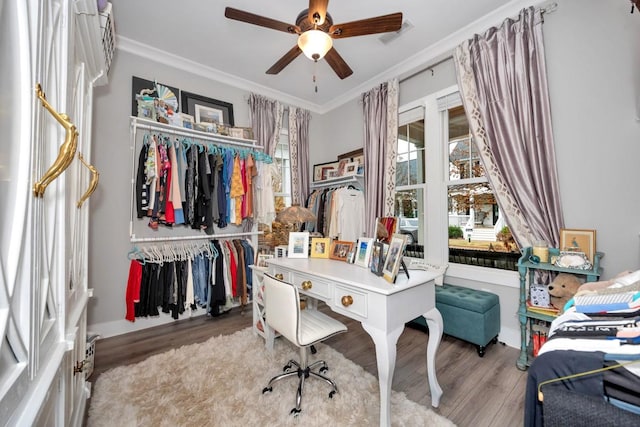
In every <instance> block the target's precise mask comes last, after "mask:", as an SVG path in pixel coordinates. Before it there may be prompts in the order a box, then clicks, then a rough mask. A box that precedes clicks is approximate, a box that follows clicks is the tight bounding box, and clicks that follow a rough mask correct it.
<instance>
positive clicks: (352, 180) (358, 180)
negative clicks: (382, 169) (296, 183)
mask: <svg viewBox="0 0 640 427" xmlns="http://www.w3.org/2000/svg"><path fill="white" fill-rule="evenodd" d="M345 184H354V185H355V186H356V187H358V188H359V189H364V175H349V176H339V177H336V178H328V179H324V180H322V181H314V182H312V183H311V188H324V187H333V186H337V185H345Z"/></svg>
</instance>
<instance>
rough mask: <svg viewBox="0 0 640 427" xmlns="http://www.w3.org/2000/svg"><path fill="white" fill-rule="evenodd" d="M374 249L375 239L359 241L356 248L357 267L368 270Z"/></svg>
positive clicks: (361, 239)
mask: <svg viewBox="0 0 640 427" xmlns="http://www.w3.org/2000/svg"><path fill="white" fill-rule="evenodd" d="M372 249H373V239H371V238H367V237H361V238H360V239H358V244H357V246H356V259H355V261H354V264H355V265H358V266H360V267H364V268H368V267H369V260H370V259H371V250H372Z"/></svg>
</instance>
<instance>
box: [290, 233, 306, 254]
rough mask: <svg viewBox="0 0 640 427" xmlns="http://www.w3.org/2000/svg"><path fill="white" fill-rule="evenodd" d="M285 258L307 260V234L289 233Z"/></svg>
mask: <svg viewBox="0 0 640 427" xmlns="http://www.w3.org/2000/svg"><path fill="white" fill-rule="evenodd" d="M287 257H289V258H309V232H306V231H302V232H291V233H289V248H288V251H287Z"/></svg>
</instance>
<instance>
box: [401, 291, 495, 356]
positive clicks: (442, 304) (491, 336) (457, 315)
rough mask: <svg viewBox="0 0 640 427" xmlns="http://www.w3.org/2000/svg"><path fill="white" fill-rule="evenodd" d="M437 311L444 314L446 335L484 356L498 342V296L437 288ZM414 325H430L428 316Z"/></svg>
mask: <svg viewBox="0 0 640 427" xmlns="http://www.w3.org/2000/svg"><path fill="white" fill-rule="evenodd" d="M436 308H437V309H438V311H440V314H441V315H442V320H443V323H444V333H445V334H447V335H451V336H452V337H455V338H459V339H461V340H464V341H468V342H470V343H473V344H475V345H476V347H477V350H478V355H479V356H480V357H483V356H484V353H485V349H486V347H487V345H488V344H489V343H491V342H493V343H495V342H497V341H498V333H499V332H500V300H499V299H498V296H497V295H496V294H492V293H491V292H486V291H478V290H475V289H469V288H463V287H460V286H453V285H447V284H446V283H445V284H444V285H443V286H436ZM412 323H417V324H418V325H421V326H424V327H426V326H427V322H426V320H425V319H424V317H422V316H420V317H417V318H416V319H414V320H412Z"/></svg>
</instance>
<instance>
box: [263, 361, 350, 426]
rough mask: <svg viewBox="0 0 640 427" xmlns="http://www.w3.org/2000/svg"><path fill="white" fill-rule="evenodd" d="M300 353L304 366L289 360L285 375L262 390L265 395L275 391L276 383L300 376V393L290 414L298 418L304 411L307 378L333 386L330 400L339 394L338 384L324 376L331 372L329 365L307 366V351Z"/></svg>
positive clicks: (321, 362)
mask: <svg viewBox="0 0 640 427" xmlns="http://www.w3.org/2000/svg"><path fill="white" fill-rule="evenodd" d="M300 352H301V355H302V357H301V359H302V360H303V363H302V364H301V363H298V362H297V361H295V360H293V359H292V360H289V362H288V363H287V365H286V366H285V367H284V368H283V370H284V373H283V374H280V375H276V376H275V377H273V378H271V380H270V381H269V384H267V386H266V387H265V388H263V389H262V394H265V393H267V392H270V391H272V390H273V384H275V383H276V382H278V381H280V380H282V379H285V378H289V377H293V376H298V378H299V381H298V391H297V393H296V406H295V408H293V409H292V410H291V412H290V414H292V415H293V416H297V415H298V414H300V412H301V411H302V409H301V403H302V392H303V390H304V383H305V381H306V380H307V378H309V377H311V378H318V379H321V380H323V381H324V382H326V383H327V384H329V385H330V386H331V391H330V392H329V398H330V399H332V398H333V395H334V394H336V393H338V386H337V385H336V383H335V382H333V380H332V379H330V378H328V377H326V376H324V375H323V374H324V373H325V372H327V371H328V370H329V367H328V366H327V363H326V362H325V361H324V360H319V361H317V362H314V363H312V364H311V365H309V366H305V365H306V355H307V354H306V349H300ZM294 366H295V367H296V369H295V370H292V368H293V367H294ZM318 367H320V369H318V372H315V371H314V369H316V368H318Z"/></svg>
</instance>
